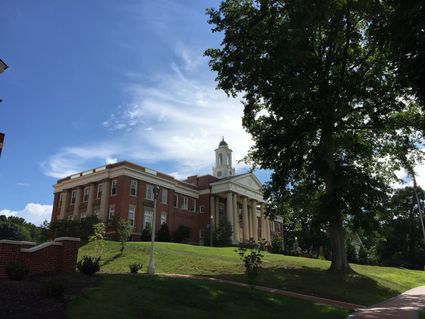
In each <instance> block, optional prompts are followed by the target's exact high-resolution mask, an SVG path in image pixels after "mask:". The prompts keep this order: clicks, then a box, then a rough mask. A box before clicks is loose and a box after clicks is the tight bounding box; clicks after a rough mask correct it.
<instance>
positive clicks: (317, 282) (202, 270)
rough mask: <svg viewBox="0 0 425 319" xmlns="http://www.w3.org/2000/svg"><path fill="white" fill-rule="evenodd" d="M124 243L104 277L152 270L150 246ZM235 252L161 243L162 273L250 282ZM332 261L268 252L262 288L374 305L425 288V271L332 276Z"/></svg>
mask: <svg viewBox="0 0 425 319" xmlns="http://www.w3.org/2000/svg"><path fill="white" fill-rule="evenodd" d="M119 247H120V245H119V243H117V242H106V245H105V249H104V252H103V254H102V259H101V272H108V273H110V272H113V273H117V272H118V273H120V272H129V268H128V265H129V264H130V263H132V262H142V263H143V265H144V268H143V270H142V271H146V269H147V264H148V261H149V247H150V243H146V242H129V243H127V245H126V249H125V251H124V253H123V254H122V255H121V254H120V253H119ZM234 250H235V249H234V248H230V247H229V248H214V247H213V248H210V247H202V246H191V245H183V244H175V243H155V266H156V272H157V273H176V274H194V275H204V276H213V277H217V278H223V279H231V280H236V281H245V275H244V273H243V267H242V264H241V261H240V260H239V256H238V255H237V253H236V252H235V251H234ZM84 255H94V246H93V245H92V244H87V245H85V246H83V247H81V248H80V250H79V258H81V257H82V256H84ZM328 268H329V261H325V260H317V259H309V258H302V257H291V256H283V255H276V254H269V253H265V257H264V269H263V270H262V272H261V274H260V276H259V278H258V280H257V283H258V284H260V285H264V286H268V287H274V288H279V289H286V290H292V291H296V292H301V293H306V294H310V295H315V296H320V297H325V298H330V299H335V300H340V301H347V302H352V303H356V304H360V305H371V304H374V303H377V302H380V301H382V300H385V299H388V298H390V297H393V296H395V295H397V294H399V293H401V292H403V291H406V290H408V289H410V288H413V287H416V286H421V285H425V272H423V271H414V270H406V269H398V268H390V267H377V266H361V265H352V268H353V270H354V272H353V273H351V274H347V275H342V274H335V273H330V272H328V271H326V270H327V269H328Z"/></svg>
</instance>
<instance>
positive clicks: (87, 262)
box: [77, 256, 100, 276]
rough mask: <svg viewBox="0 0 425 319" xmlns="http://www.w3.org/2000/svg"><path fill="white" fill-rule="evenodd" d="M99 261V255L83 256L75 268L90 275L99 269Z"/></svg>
mask: <svg viewBox="0 0 425 319" xmlns="http://www.w3.org/2000/svg"><path fill="white" fill-rule="evenodd" d="M99 262H100V258H99V257H92V256H83V259H81V260H80V261H79V262H78V263H77V268H78V270H79V271H80V272H81V273H83V274H85V275H88V276H92V275H94V274H95V273H96V272H98V271H99V270H100V265H99Z"/></svg>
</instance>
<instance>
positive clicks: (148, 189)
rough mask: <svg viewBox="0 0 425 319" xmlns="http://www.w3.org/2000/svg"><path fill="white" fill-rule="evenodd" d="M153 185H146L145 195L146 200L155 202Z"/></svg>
mask: <svg viewBox="0 0 425 319" xmlns="http://www.w3.org/2000/svg"><path fill="white" fill-rule="evenodd" d="M153 188H154V186H153V185H150V184H147V185H146V194H145V198H146V199H148V200H154V198H155V195H154V193H153Z"/></svg>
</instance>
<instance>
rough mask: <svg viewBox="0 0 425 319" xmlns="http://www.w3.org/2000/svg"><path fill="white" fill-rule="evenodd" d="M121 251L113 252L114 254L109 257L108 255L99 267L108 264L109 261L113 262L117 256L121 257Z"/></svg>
mask: <svg viewBox="0 0 425 319" xmlns="http://www.w3.org/2000/svg"><path fill="white" fill-rule="evenodd" d="M122 255H123V254H122V252H119V253H117V254H115V255H113V256H111V257H109V258H108V259H105V260H104V261H103V262H102V263H101V264H100V267H104V266H106V265H108V264H110V263H111V262H113V261H114V260H115V259H117V258H119V257H122Z"/></svg>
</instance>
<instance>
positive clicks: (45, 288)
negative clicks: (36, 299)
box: [41, 279, 66, 298]
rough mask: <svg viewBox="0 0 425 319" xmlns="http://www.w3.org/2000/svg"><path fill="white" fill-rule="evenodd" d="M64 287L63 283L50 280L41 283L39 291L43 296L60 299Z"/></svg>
mask: <svg viewBox="0 0 425 319" xmlns="http://www.w3.org/2000/svg"><path fill="white" fill-rule="evenodd" d="M65 286H66V285H65V283H64V282H62V281H60V280H57V279H51V280H47V281H45V282H43V284H42V286H41V291H42V293H43V295H45V296H47V297H50V298H60V297H62V296H63V293H64V291H65Z"/></svg>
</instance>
